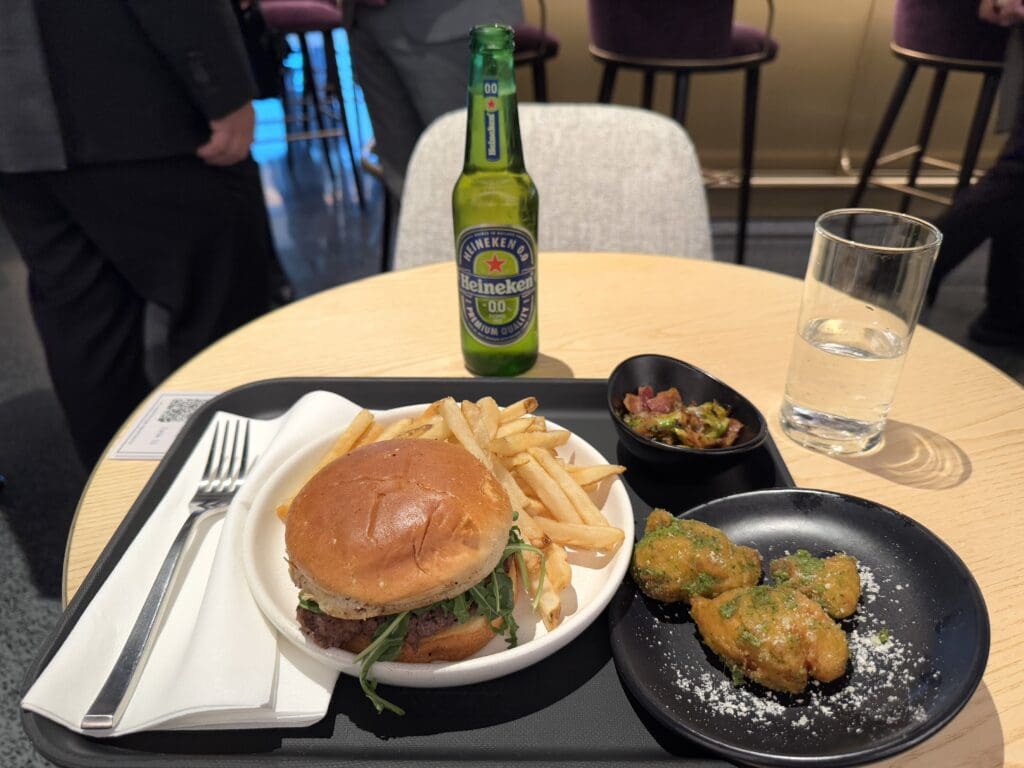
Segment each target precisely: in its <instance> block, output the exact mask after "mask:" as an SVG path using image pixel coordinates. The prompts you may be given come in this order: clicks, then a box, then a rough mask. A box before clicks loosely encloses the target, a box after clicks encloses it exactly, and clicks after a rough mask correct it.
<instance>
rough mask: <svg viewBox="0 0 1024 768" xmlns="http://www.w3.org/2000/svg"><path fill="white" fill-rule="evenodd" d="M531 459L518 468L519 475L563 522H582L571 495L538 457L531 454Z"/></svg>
mask: <svg viewBox="0 0 1024 768" xmlns="http://www.w3.org/2000/svg"><path fill="white" fill-rule="evenodd" d="M530 457H531V458H530V460H529V461H527V462H526V463H525V464H523V465H522V466H520V467H517V468H516V472H518V473H519V476H520V477H522V478H524V479H525V480H526V482H527V483H529V484H530V487H531V488H533V491H534V493H535V494H536V495H537V498H538V499H540V500H541V501H542V502H543V503H544V506H545V507H547V508H548V509H549V510H550V511H551V513H552V514H553V515H554V516H555V517H556V518H557V519H558V520H561V521H562V522H563V523H582V522H583V518H581V517H580V516H579V514H578V513H577V512H576V509H575V508H574V507H573V504H572V502H571V501H570V500H569V497H568V496H566V495H565V492H564V491H563V490H562V489H561V488H560V487H559V486H558V483H557V482H555V481H554V480H553V479H552V478H551V476H550V475H549V474H548V473H547V472H546V471H544V468H543V467H542V466H541V465H540V464H539V463H538V462H537V461H536V457H534V456H533V454H532V453H531V454H530Z"/></svg>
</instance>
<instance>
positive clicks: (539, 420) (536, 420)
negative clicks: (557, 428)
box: [526, 416, 548, 432]
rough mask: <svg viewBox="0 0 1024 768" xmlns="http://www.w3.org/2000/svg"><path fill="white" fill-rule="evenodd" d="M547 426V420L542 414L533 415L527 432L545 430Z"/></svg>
mask: <svg viewBox="0 0 1024 768" xmlns="http://www.w3.org/2000/svg"><path fill="white" fill-rule="evenodd" d="M547 428H548V420H547V419H545V418H544V417H543V416H534V417H533V420H532V421H531V422H530V426H529V428H528V429H527V430H526V431H527V432H546V431H547Z"/></svg>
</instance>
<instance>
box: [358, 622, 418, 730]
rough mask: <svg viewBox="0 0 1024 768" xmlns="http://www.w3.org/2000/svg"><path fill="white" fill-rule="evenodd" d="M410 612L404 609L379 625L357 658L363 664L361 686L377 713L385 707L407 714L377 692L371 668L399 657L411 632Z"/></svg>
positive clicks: (360, 673) (360, 669) (391, 710)
mask: <svg viewBox="0 0 1024 768" xmlns="http://www.w3.org/2000/svg"><path fill="white" fill-rule="evenodd" d="M409 613H410V612H409V611H402V612H401V613H398V614H395V615H394V616H392V617H391V619H390V620H389V621H387V622H384V623H382V624H381V625H380V626H379V627H377V631H376V632H374V633H373V641H372V642H371V643H370V644H369V645H368V646H366V647H365V648H364V649H363V650H362V651H360V652H359V655H358V656H356V659H355V660H356V662H357V663H358V664H360V665H361V666H360V667H359V687H360V688H362V689H363V693H365V694H366V698H368V699H369V700H370V701H371V702H373V706H374V707H375V708H376V709H377V714H381V713H382V712H383V711H384V710H385V709H386V710H389V711H390V712H394V713H395V714H396V715H404V714H405V710H404V709H402V708H401V707H399V706H397V705H396V704H392V703H391V702H390V701H388V700H387V699H385V698H383V697H382V696H380V694H378V693H377V681H376V680H374V679H372V678H371V677H370V668H371V667H372V666H373V665H374V664H376V663H377V662H378V661H391V660H393V659H396V658H398V654H400V653H401V652H402V645H403V644H404V643H405V636H406V634H408V632H409Z"/></svg>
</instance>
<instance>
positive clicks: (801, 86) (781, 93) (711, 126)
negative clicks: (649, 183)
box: [520, 0, 1001, 176]
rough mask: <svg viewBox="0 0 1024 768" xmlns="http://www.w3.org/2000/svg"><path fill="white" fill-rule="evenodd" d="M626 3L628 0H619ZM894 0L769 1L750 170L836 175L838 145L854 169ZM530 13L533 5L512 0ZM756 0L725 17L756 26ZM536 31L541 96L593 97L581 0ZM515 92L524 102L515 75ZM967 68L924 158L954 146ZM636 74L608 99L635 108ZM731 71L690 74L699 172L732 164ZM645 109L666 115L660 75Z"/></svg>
mask: <svg viewBox="0 0 1024 768" xmlns="http://www.w3.org/2000/svg"><path fill="white" fill-rule="evenodd" d="M622 2H629V0H622ZM894 2H895V0H849V1H847V2H842V1H841V0H776V3H775V5H776V14H775V27H774V30H773V34H774V35H775V37H776V38H777V39H778V41H779V44H780V47H781V49H780V53H779V57H778V59H777V60H776V61H775V62H773V63H771V64H769V65H767V66H766V67H765V68H764V69H763V70H762V77H761V103H760V110H759V121H760V122H759V126H758V135H757V159H756V167H757V171H758V172H760V173H761V174H762V175H772V176H779V175H782V176H785V175H789V174H792V175H805V176H806V175H808V174H810V175H815V174H825V175H837V174H841V169H840V157H841V152H842V150H843V148H844V147H846V148H848V149H849V151H850V153H851V156H852V159H853V162H854V164H855V165H859V163H860V162H861V160H862V158H863V155H864V153H865V152H866V150H867V147H868V145H869V143H870V141H871V138H872V135H873V133H874V131H875V129H876V127H877V125H878V123H879V121H880V120H881V116H882V112H883V111H884V109H885V106H886V104H887V102H888V99H889V95H890V93H891V91H892V87H893V85H894V83H895V80H896V77H897V74H898V72H899V69H900V67H901V66H902V65H901V63H900V62H898V61H897V60H896V58H895V57H894V56H893V55H892V54H891V53H890V52H889V47H888V46H889V40H890V35H891V30H892V10H893V5H894ZM524 5H525V7H526V9H527V14H528V16H529V17H532V18H534V19H536V16H537V13H536V8H537V4H536V1H535V0H524ZM765 8H766V4H765V2H764V0H737V18H739V19H741V20H743V21H746V22H748V23H751V24H758V25H763V24H764V19H765ZM547 9H548V26H549V28H550V29H551V30H552V31H553V32H554V33H555V34H557V35H558V37H559V38H560V39H561V41H562V48H561V52H560V53H559V55H558V57H557V58H556V59H554V60H553V61H552V62H550V63H549V69H548V78H549V98H550V100H551V101H594V100H596V97H597V91H598V86H599V81H600V76H601V66H600V65H599V64H598V63H597V62H596V61H594V60H593V59H592V58H591V56H590V54H589V53H588V51H587V43H588V25H587V4H586V0H547ZM930 81H931V75H930V74H927V73H926V71H924V70H922V71H920V72H919V74H918V77H917V80H916V81H915V85H914V88H913V90H912V92H911V95H910V98H909V99H908V102H907V104H906V106H905V107H904V114H903V116H902V118H901V120H900V121H899V123H898V125H897V131H896V132H895V133H894V137H893V140H892V141H891V142H890V144H889V147H890V148H891V149H896V148H899V147H903V146H906V145H908V144H910V143H912V142H913V137H914V135H915V133H916V130H917V120H918V119H919V117H920V115H921V112H922V110H923V103H924V98H925V94H926V89H927V87H928V85H929V84H930ZM520 82H521V93H522V97H523V98H530V95H531V94H532V89H531V88H530V85H529V80H528V78H526V77H523V76H522V73H521V79H520ZM979 83H980V79H979V76H977V75H967V74H960V75H953V76H951V77H950V81H949V85H948V86H947V92H946V97H945V100H944V102H943V106H942V109H941V110H940V113H939V117H938V122H937V125H936V129H935V133H934V135H933V139H932V144H931V147H930V150H929V151H930V154H934V155H936V156H940V157H943V158H945V159H949V160H957V159H959V156H960V154H961V153H962V151H963V144H964V141H965V139H966V135H967V129H968V125H969V121H970V117H971V114H972V113H973V109H974V102H975V99H976V98H977V92H978V85H979ZM640 84H641V77H640V75H639V74H637V73H628V72H620V74H619V78H618V81H617V83H616V89H615V94H614V97H613V100H614V101H615V102H616V103H619V104H637V105H638V104H639V103H640ZM741 85H742V75H741V74H739V73H728V74H709V75H702V76H699V77H695V78H693V80H692V81H691V89H690V102H689V104H690V107H689V120H688V129H689V131H690V133H691V135H692V137H693V139H694V142H695V144H696V145H697V149H698V152H699V154H700V157H701V162H702V164H703V165H704V166H705V167H706V168H728V167H730V166H735V165H736V164H737V163H738V149H739V131H740V115H741V98H742V92H741ZM655 89H656V90H655V99H656V102H655V106H656V108H657V109H658V110H659V111H661V112H664V113H666V114H667V113H669V111H670V106H671V91H672V81H671V78H670V76H668V75H662V76H660V77H659V78H658V79H657V81H656V86H655ZM1000 143H1001V140H1000V138H999V137H993V136H992V135H991V127H990V135H989V136H988V137H987V138H986V141H985V144H984V146H983V154H982V158H981V159H982V162H983V163H987V162H991V160H992V158H993V157H994V154H995V152H996V151H997V150H998V148H999V146H1000Z"/></svg>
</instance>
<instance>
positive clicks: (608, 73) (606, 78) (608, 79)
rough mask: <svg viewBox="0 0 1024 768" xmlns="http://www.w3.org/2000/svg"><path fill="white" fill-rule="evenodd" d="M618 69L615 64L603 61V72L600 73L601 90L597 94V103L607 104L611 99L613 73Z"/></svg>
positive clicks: (613, 84) (613, 82)
mask: <svg viewBox="0 0 1024 768" xmlns="http://www.w3.org/2000/svg"><path fill="white" fill-rule="evenodd" d="M618 69H619V68H618V66H617V65H616V64H612V63H611V62H607V61H606V62H605V64H604V72H603V73H602V75H601V90H600V92H599V93H598V95H597V101H598V103H600V104H607V103H609V102H610V101H611V100H612V88H614V87H615V74H616V72H618Z"/></svg>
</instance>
